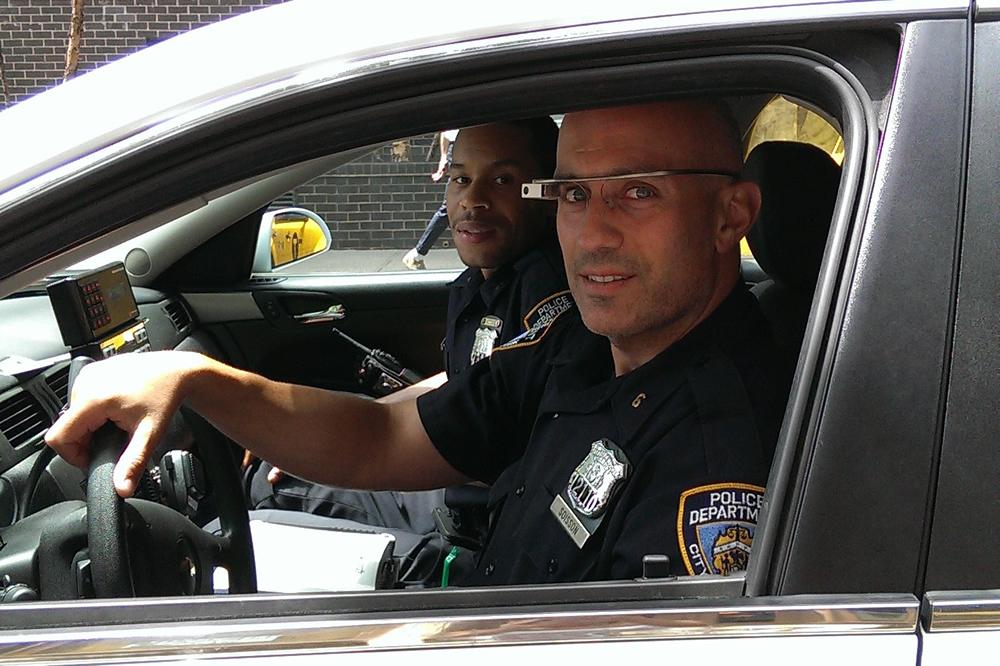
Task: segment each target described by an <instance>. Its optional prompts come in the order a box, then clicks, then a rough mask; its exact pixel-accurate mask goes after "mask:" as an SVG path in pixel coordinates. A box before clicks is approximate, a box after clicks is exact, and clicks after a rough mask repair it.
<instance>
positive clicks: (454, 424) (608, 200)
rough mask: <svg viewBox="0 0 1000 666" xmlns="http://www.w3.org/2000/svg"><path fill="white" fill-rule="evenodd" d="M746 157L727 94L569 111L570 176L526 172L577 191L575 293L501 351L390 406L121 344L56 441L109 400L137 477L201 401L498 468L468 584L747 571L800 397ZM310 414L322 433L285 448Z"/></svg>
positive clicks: (102, 414)
mask: <svg viewBox="0 0 1000 666" xmlns="http://www.w3.org/2000/svg"><path fill="white" fill-rule="evenodd" d="M740 168H741V160H740V150H739V141H738V135H737V133H736V132H735V130H734V127H733V124H732V123H731V122H730V121H729V120H728V117H727V115H726V113H725V112H724V110H723V109H722V108H721V107H720V105H718V104H716V103H714V102H712V101H705V100H687V101H673V102H664V103H657V104H648V105H642V106H632V107H622V108H613V109H599V110H592V111H583V112H578V113H572V114H569V115H567V116H566V118H565V120H564V123H563V127H562V131H561V133H560V139H559V148H558V158H557V166H556V174H555V176H556V180H553V181H549V182H541V183H536V184H535V185H534V186H531V187H528V188H526V189H527V193H528V194H529V195H534V196H541V197H546V198H549V197H554V198H557V199H558V202H559V203H558V206H559V207H558V214H557V227H558V232H559V241H560V246H561V248H562V252H563V256H564V258H565V261H566V271H567V277H568V280H569V284H570V289H571V290H572V293H573V297H574V299H575V302H576V307H575V308H573V309H569V310H565V309H564V310H561V311H560V312H559V313H558V314H555V315H554V316H552V317H547V318H545V319H544V320H541V321H539V322H538V324H537V325H536V326H533V327H532V328H530V329H529V330H528V331H527V332H526V333H525V334H524V335H522V336H519V338H517V339H515V340H513V341H511V342H510V343H508V344H507V345H506V346H504V348H503V349H502V351H501V350H496V351H494V353H493V355H492V356H491V357H490V359H489V362H488V363H479V364H476V365H474V366H472V368H470V369H469V371H468V372H465V373H463V374H462V375H461V376H460V377H458V378H456V379H455V380H454V381H449V382H448V383H446V384H445V385H444V386H443V387H442V388H441V389H439V390H437V391H432V392H430V393H427V394H425V395H423V396H421V397H420V398H418V399H417V400H416V401H405V402H398V403H393V404H381V403H378V402H374V401H366V400H360V399H357V398H355V397H353V396H349V395H345V394H337V393H331V392H327V391H322V390H319V389H313V388H309V387H302V386H292V385H288V384H283V383H279V382H273V381H270V380H267V379H265V378H262V377H259V376H257V375H254V374H251V373H247V372H243V371H241V370H237V369H235V368H231V367H228V366H226V365H224V364H221V363H218V362H216V361H213V360H211V359H208V358H205V357H204V356H200V355H197V354H192V353H180V352H164V353H152V354H139V355H135V356H134V357H132V358H122V357H119V358H113V359H110V360H109V361H104V362H101V363H96V364H93V365H91V366H89V367H88V368H87V369H86V370H85V371H84V372H83V373H82V374H81V376H80V379H79V380H78V384H77V388H76V389H75V390H74V396H73V402H72V404H73V407H72V408H71V409H70V410H69V411H68V412H67V413H66V414H64V415H63V416H62V417H61V418H60V420H59V421H58V422H57V423H56V424H55V425H54V426H53V427H52V428H51V429H50V430H49V434H48V436H47V437H48V441H49V443H50V444H51V445H52V446H54V447H56V448H57V450H58V451H59V452H60V454H61V455H63V457H65V458H66V459H67V460H69V461H70V462H72V463H75V464H78V465H83V464H85V462H86V460H87V449H88V443H89V436H90V433H91V432H93V431H94V430H96V429H97V428H98V427H99V426H100V425H101V424H103V423H104V422H105V421H106V420H109V419H110V420H112V421H114V422H115V423H117V424H119V426H121V427H123V428H125V429H126V430H128V431H129V432H130V433H132V437H131V440H130V443H129V445H128V447H127V448H126V450H125V452H124V453H123V455H122V458H121V460H120V461H119V463H118V465H117V466H116V468H115V473H114V480H115V485H116V487H117V488H118V490H119V493H120V494H122V495H128V494H130V493H131V492H132V491H133V489H134V487H135V484H136V480H137V478H138V476H139V474H140V473H141V471H142V469H143V468H144V466H145V464H146V459H147V458H148V456H149V455H150V453H149V452H150V451H151V450H152V448H153V446H154V445H155V443H156V441H157V440H158V439H159V438H160V437H161V436H162V433H163V430H164V428H165V425H166V423H167V422H168V421H169V418H170V416H171V415H172V414H173V413H174V411H175V410H176V409H177V408H178V407H179V406H180V404H182V403H186V404H188V405H189V406H191V407H192V408H194V409H195V410H196V411H199V412H200V413H202V414H203V415H205V416H206V417H207V418H208V419H209V420H210V421H212V422H213V423H214V424H215V425H216V426H217V427H219V428H220V429H221V430H223V431H224V432H225V433H226V434H227V435H229V436H230V437H232V438H233V439H235V440H236V441H238V442H240V443H242V444H243V445H244V446H246V447H247V448H249V449H251V450H253V451H255V452H257V453H258V454H259V455H261V456H262V457H264V458H267V459H274V460H275V462H276V463H278V464H280V465H281V466H282V467H285V468H287V469H289V470H291V471H293V472H295V473H299V474H304V475H307V476H309V475H312V476H315V477H319V478H318V479H317V480H319V481H322V482H326V483H333V484H337V485H342V486H350V487H359V488H375V487H383V488H386V487H388V488H431V487H441V486H446V485H453V484H456V483H461V482H464V481H469V480H473V479H478V480H481V481H485V482H487V483H490V484H492V495H491V505H492V507H493V510H494V527H493V529H492V530H491V537H490V539H489V541H488V543H487V545H486V547H485V550H484V551H483V553H482V556H481V557H480V559H479V561H478V563H477V567H476V569H475V571H474V572H473V573H472V574H471V576H470V577H469V578H468V580H467V581H465V582H466V583H469V584H480V583H488V584H496V583H531V582H542V581H573V580H598V579H609V578H629V577H634V576H637V575H639V574H640V573H641V568H642V558H643V556H644V555H647V554H666V555H668V556H669V557H670V560H671V566H672V569H673V570H674V572H676V573H684V572H687V573H707V572H721V573H729V572H732V571H737V570H740V569H742V568H744V567H745V566H746V562H747V554H748V552H749V548H750V546H751V545H752V542H753V536H754V531H755V529H756V518H757V513H756V512H757V507H758V505H759V502H760V498H761V495H762V493H763V483H764V480H765V478H766V474H767V468H768V465H769V461H770V456H771V451H772V449H773V446H774V442H775V437H776V431H777V428H778V421H779V415H780V412H781V404H783V397H782V396H780V389H778V388H777V387H779V386H780V385H781V381H780V378H777V377H773V376H772V374H771V372H770V371H769V369H770V368H771V367H774V364H773V358H772V357H773V343H772V340H771V337H770V334H769V332H768V329H767V326H766V323H765V322H764V320H763V317H762V315H761V314H760V311H759V309H758V308H757V306H756V303H755V301H754V300H753V299H752V297H751V296H750V295H749V294H748V293H747V291H746V289H745V288H744V287H743V285H742V282H741V280H740V274H739V241H740V239H741V238H742V237H743V236H744V235H745V234H746V232H747V231H748V229H749V228H750V226H751V225H752V224H753V221H754V219H755V217H756V215H757V212H758V210H759V206H760V192H759V190H758V188H757V187H756V186H755V185H753V184H752V183H748V182H744V181H742V180H740V178H739V170H740ZM110 387H116V388H115V389H111V388H110ZM289 424H292V425H291V428H292V429H293V430H294V432H293V433H291V434H292V435H294V438H295V440H296V441H300V442H303V443H304V445H303V446H302V447H295V448H294V449H291V448H285V447H283V446H282V442H284V441H286V439H287V438H288V436H289V434H290V433H289V431H288V429H289V427H290V426H289ZM331 433H336V436H335V437H334V436H332V435H331ZM372 442H377V443H378V444H379V445H378V446H377V447H372V446H371V443H372ZM470 442H471V443H473V444H474V446H470V445H469V444H470Z"/></svg>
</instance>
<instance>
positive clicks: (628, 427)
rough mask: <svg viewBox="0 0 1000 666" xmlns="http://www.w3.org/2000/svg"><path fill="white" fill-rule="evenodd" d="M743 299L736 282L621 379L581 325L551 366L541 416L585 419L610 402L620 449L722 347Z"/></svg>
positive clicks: (599, 340) (603, 341)
mask: <svg viewBox="0 0 1000 666" xmlns="http://www.w3.org/2000/svg"><path fill="white" fill-rule="evenodd" d="M748 299H749V301H750V302H752V301H753V296H752V295H751V294H750V293H749V291H747V289H746V287H745V286H744V285H743V284H742V283H740V284H739V285H738V286H737V287H735V288H734V289H733V291H732V292H730V294H729V296H727V297H726V299H725V300H724V301H723V302H722V303H721V304H720V305H719V307H718V308H716V309H715V311H714V312H713V313H712V314H710V315H709V316H708V317H707V318H706V319H705V320H704V321H702V322H701V323H700V324H698V326H696V327H695V328H694V329H692V330H691V331H690V332H689V333H688V334H687V335H686V336H684V338H682V339H681V340H679V341H677V342H675V343H674V344H673V345H671V346H670V347H668V348H667V349H665V350H663V351H662V352H660V353H659V354H657V355H656V356H655V357H653V358H652V359H650V360H649V361H647V362H646V363H644V364H643V365H641V366H639V367H638V368H636V369H635V370H633V371H632V372H630V373H628V374H626V375H623V376H621V377H614V376H613V372H614V364H613V362H612V358H611V344H610V343H609V342H608V340H607V338H605V337H603V336H599V335H595V334H593V333H591V332H590V331H588V330H586V329H585V328H584V327H583V325H582V321H580V324H579V328H580V329H581V332H580V333H579V334H578V335H579V337H574V338H572V339H570V340H568V343H569V344H566V345H564V348H563V349H562V350H561V351H560V353H559V354H558V355H557V356H556V357H555V358H554V359H553V360H552V361H551V363H552V365H553V366H555V367H554V368H553V372H552V381H553V383H554V386H553V389H554V390H552V391H549V392H548V396H547V398H546V400H545V401H544V402H543V403H542V405H541V407H542V411H544V412H549V413H551V412H562V413H566V414H590V413H594V412H597V411H599V410H602V409H605V408H606V405H607V404H608V403H610V405H611V411H612V413H613V414H614V418H615V424H616V426H617V430H618V433H617V435H618V437H620V438H621V442H619V444H621V445H624V442H626V441H629V440H630V439H631V438H632V437H633V436H634V435H635V433H636V432H637V431H638V430H639V429H640V428H641V427H642V425H643V424H644V423H645V422H646V421H647V420H648V419H649V418H650V417H652V416H653V415H655V414H657V413H658V412H659V411H660V408H661V407H662V406H663V404H664V403H665V402H667V401H668V400H669V399H670V398H671V397H672V396H673V395H674V394H675V393H676V392H677V390H678V389H679V388H680V387H681V386H682V385H683V384H684V382H685V381H686V372H687V370H688V369H691V368H696V367H698V366H699V365H703V364H705V363H706V362H707V361H708V359H709V356H710V353H711V352H712V351H713V350H714V349H716V348H717V347H718V345H719V344H720V343H722V344H723V345H724V344H725V342H724V341H725V338H726V337H727V335H728V334H731V332H732V330H733V329H734V328H735V324H736V322H738V321H739V320H740V319H742V318H743V317H745V316H746V312H747V308H748V306H749V305H750V303H749V302H748ZM608 436H612V435H611V434H610V433H609V434H608ZM612 438H613V436H612Z"/></svg>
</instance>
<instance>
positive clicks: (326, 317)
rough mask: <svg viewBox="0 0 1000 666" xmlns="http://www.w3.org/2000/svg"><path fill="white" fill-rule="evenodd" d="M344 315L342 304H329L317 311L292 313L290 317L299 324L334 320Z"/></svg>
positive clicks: (345, 313) (345, 312)
mask: <svg viewBox="0 0 1000 666" xmlns="http://www.w3.org/2000/svg"><path fill="white" fill-rule="evenodd" d="M346 316H347V311H346V310H344V306H343V305H339V304H338V305H331V306H330V307H328V308H327V309H326V310H319V311H318V312H303V313H302V314H297V315H292V319H294V320H295V321H297V322H299V323H300V324H318V323H322V322H326V321H336V320H339V319H343V318H344V317H346Z"/></svg>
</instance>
